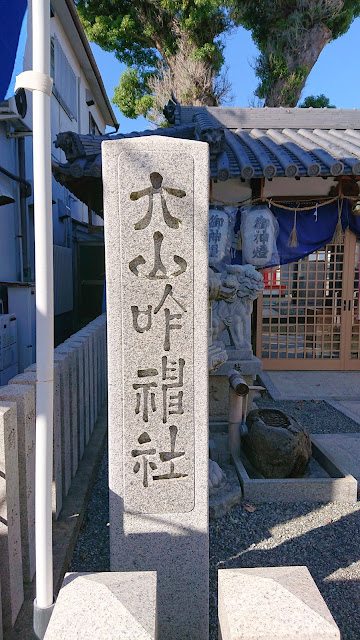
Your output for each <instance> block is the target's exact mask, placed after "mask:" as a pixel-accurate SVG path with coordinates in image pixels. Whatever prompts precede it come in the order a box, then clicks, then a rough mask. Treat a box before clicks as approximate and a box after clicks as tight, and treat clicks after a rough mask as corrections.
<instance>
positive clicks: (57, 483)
mask: <svg viewBox="0 0 360 640" xmlns="http://www.w3.org/2000/svg"><path fill="white" fill-rule="evenodd" d="M10 384H29V385H31V386H32V387H34V389H35V400H36V364H33V365H31V366H30V367H27V370H26V371H25V372H24V373H19V375H17V376H15V378H12V379H11V380H10ZM53 428H54V458H53V480H54V482H53V492H52V507H53V515H54V518H55V519H57V518H58V517H59V514H60V511H61V508H62V459H61V411H60V370H59V368H58V366H57V365H54V425H53Z"/></svg>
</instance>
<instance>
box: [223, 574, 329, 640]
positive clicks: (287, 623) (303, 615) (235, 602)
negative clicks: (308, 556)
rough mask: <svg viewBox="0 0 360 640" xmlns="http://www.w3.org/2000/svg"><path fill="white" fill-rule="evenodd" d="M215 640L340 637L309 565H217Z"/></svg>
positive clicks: (320, 639)
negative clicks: (218, 566) (225, 567)
mask: <svg viewBox="0 0 360 640" xmlns="http://www.w3.org/2000/svg"><path fill="white" fill-rule="evenodd" d="M218 581H219V610H218V617H219V640H255V639H256V640H340V631H339V629H338V627H337V625H336V623H335V621H334V619H333V617H332V615H331V613H330V611H329V609H328V608H327V606H326V603H325V601H324V600H323V598H322V596H321V594H320V592H319V590H318V588H317V586H316V584H315V582H314V580H313V579H312V577H311V574H310V572H309V570H308V569H307V567H304V566H298V567H296V566H294V567H259V568H255V569H221V570H219V572H218Z"/></svg>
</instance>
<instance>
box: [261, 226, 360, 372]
mask: <svg viewBox="0 0 360 640" xmlns="http://www.w3.org/2000/svg"><path fill="white" fill-rule="evenodd" d="M343 242H344V252H343V273H342V290H341V313H340V345H339V350H340V353H339V358H337V359H335V358H334V359H332V358H263V357H262V342H263V341H262V328H263V293H262V294H261V296H260V297H259V298H258V300H257V318H256V356H257V357H258V358H260V360H261V361H262V363H263V368H264V370H271V369H272V370H278V371H297V370H299V371H355V370H360V358H358V359H351V338H352V312H353V304H354V271H355V248H356V236H355V234H354V233H353V232H352V231H350V229H349V228H347V229H346V230H345V232H344V241H343ZM270 326H271V325H270ZM269 340H270V341H271V331H270V328H269Z"/></svg>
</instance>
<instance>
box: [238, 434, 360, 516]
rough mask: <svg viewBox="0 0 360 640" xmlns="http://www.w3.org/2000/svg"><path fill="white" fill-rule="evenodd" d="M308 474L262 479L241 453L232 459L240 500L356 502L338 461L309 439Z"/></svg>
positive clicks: (353, 486) (354, 484)
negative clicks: (310, 450) (310, 456)
mask: <svg viewBox="0 0 360 640" xmlns="http://www.w3.org/2000/svg"><path fill="white" fill-rule="evenodd" d="M311 442H312V453H313V455H312V458H311V459H310V462H309V469H310V473H309V476H308V477H303V478H281V479H279V480H277V479H274V478H270V479H268V478H263V477H262V476H261V475H260V474H259V473H258V472H256V470H255V469H254V468H253V467H252V465H251V463H249V461H248V460H247V458H246V456H245V455H244V454H243V452H242V451H241V452H240V456H233V463H234V465H235V467H236V471H237V474H238V477H239V480H240V484H241V488H242V491H243V494H244V498H245V499H246V500H248V501H249V502H251V503H261V502H303V501H304V500H305V501H306V502H324V503H327V502H349V503H354V502H356V498H357V481H356V480H355V478H353V476H352V475H350V474H349V473H348V471H347V469H344V468H343V467H342V466H341V465H340V464H339V462H338V461H336V462H335V460H334V459H333V458H332V457H331V456H330V454H329V452H328V451H326V450H325V449H323V447H322V445H321V441H319V440H316V439H315V438H314V437H312V438H311Z"/></svg>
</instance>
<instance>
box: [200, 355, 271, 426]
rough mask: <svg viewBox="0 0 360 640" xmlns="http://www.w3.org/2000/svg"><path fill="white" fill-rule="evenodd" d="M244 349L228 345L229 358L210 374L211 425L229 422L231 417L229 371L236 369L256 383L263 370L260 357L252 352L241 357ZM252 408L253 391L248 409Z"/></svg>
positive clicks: (246, 379)
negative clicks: (255, 380)
mask: <svg viewBox="0 0 360 640" xmlns="http://www.w3.org/2000/svg"><path fill="white" fill-rule="evenodd" d="M239 352H240V353H241V355H243V350H240V349H231V348H229V347H227V353H228V356H229V358H228V360H227V362H225V363H224V364H222V365H221V367H219V369H217V371H214V372H213V373H211V374H210V376H209V409H210V426H211V425H212V424H214V423H218V422H220V423H222V422H226V424H227V422H228V419H229V380H228V373H229V371H231V369H235V370H236V371H239V373H241V375H242V377H243V378H244V380H245V382H246V383H247V384H248V385H253V384H254V378H255V376H256V375H258V374H259V373H261V371H262V363H261V360H259V358H257V357H256V356H254V355H252V354H251V352H250V354H249V355H250V357H249V358H239V357H238V355H239ZM251 409H252V392H250V393H249V400H248V406H247V411H248V412H249V411H251Z"/></svg>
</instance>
